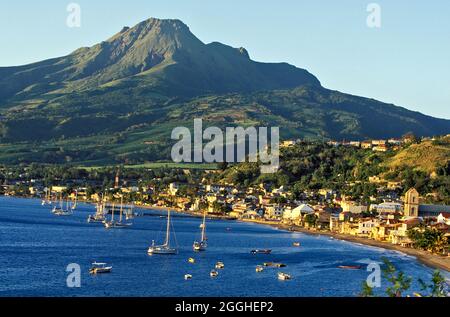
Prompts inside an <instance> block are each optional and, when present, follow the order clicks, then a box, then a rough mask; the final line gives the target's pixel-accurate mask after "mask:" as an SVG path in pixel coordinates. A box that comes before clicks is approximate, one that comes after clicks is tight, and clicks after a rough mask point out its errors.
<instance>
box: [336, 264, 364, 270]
mask: <svg viewBox="0 0 450 317" xmlns="http://www.w3.org/2000/svg"><path fill="white" fill-rule="evenodd" d="M338 268H340V269H345V270H359V269H361V265H339V266H338Z"/></svg>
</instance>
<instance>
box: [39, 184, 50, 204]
mask: <svg viewBox="0 0 450 317" xmlns="http://www.w3.org/2000/svg"><path fill="white" fill-rule="evenodd" d="M51 204H52V201H51V199H50V189H49V188H45V195H44V199H42V203H41V205H42V206H45V205H51Z"/></svg>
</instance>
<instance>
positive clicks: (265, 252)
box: [251, 249, 272, 254]
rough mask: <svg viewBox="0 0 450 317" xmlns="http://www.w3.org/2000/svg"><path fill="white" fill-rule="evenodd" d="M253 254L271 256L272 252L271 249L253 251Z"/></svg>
mask: <svg viewBox="0 0 450 317" xmlns="http://www.w3.org/2000/svg"><path fill="white" fill-rule="evenodd" d="M251 253H252V254H270V253H272V250H269V249H256V250H252V251H251Z"/></svg>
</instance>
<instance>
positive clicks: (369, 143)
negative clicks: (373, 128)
mask: <svg viewBox="0 0 450 317" xmlns="http://www.w3.org/2000/svg"><path fill="white" fill-rule="evenodd" d="M361 148H363V149H371V148H372V141H363V142H361Z"/></svg>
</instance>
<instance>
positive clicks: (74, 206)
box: [72, 190, 78, 210]
mask: <svg viewBox="0 0 450 317" xmlns="http://www.w3.org/2000/svg"><path fill="white" fill-rule="evenodd" d="M77 203H78V190H75V202H74V204H73V205H72V210H75V209H76V208H77Z"/></svg>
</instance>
